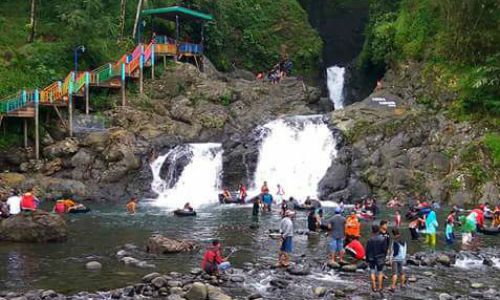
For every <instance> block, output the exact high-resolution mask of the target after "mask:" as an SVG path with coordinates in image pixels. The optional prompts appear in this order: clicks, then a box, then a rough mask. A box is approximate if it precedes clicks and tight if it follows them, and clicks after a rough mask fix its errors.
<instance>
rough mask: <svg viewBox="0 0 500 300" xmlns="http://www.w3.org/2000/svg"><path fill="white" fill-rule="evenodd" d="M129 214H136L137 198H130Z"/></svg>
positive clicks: (128, 204)
mask: <svg viewBox="0 0 500 300" xmlns="http://www.w3.org/2000/svg"><path fill="white" fill-rule="evenodd" d="M127 212H128V213H129V214H131V215H134V214H135V198H134V197H132V198H130V201H129V202H128V203H127Z"/></svg>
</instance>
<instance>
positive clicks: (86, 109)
mask: <svg viewBox="0 0 500 300" xmlns="http://www.w3.org/2000/svg"><path fill="white" fill-rule="evenodd" d="M122 34H123V30H122ZM89 88H90V74H89V71H87V72H85V114H86V115H87V116H88V115H89V93H90V91H89Z"/></svg>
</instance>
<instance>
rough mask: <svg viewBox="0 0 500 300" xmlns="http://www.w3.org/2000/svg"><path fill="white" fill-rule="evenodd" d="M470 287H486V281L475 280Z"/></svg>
mask: <svg viewBox="0 0 500 300" xmlns="http://www.w3.org/2000/svg"><path fill="white" fill-rule="evenodd" d="M470 287H471V288H473V289H482V288H484V283H482V282H473V283H471V285H470Z"/></svg>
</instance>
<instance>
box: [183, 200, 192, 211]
mask: <svg viewBox="0 0 500 300" xmlns="http://www.w3.org/2000/svg"><path fill="white" fill-rule="evenodd" d="M183 209H184V211H189V212H191V211H193V210H194V209H193V207H192V206H191V204H189V202H186V204H184V208H183Z"/></svg>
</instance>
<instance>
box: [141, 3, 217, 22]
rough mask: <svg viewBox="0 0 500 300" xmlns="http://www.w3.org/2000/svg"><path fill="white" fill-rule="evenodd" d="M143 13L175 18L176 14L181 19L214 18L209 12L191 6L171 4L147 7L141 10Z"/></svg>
mask: <svg viewBox="0 0 500 300" xmlns="http://www.w3.org/2000/svg"><path fill="white" fill-rule="evenodd" d="M141 14H142V15H155V16H158V17H160V18H164V19H171V20H175V16H179V18H181V19H202V20H213V18H214V17H213V16H212V15H209V14H204V13H201V12H198V11H195V10H192V9H189V8H185V7H182V6H170V7H160V8H151V9H145V10H143V11H142V12H141Z"/></svg>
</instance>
